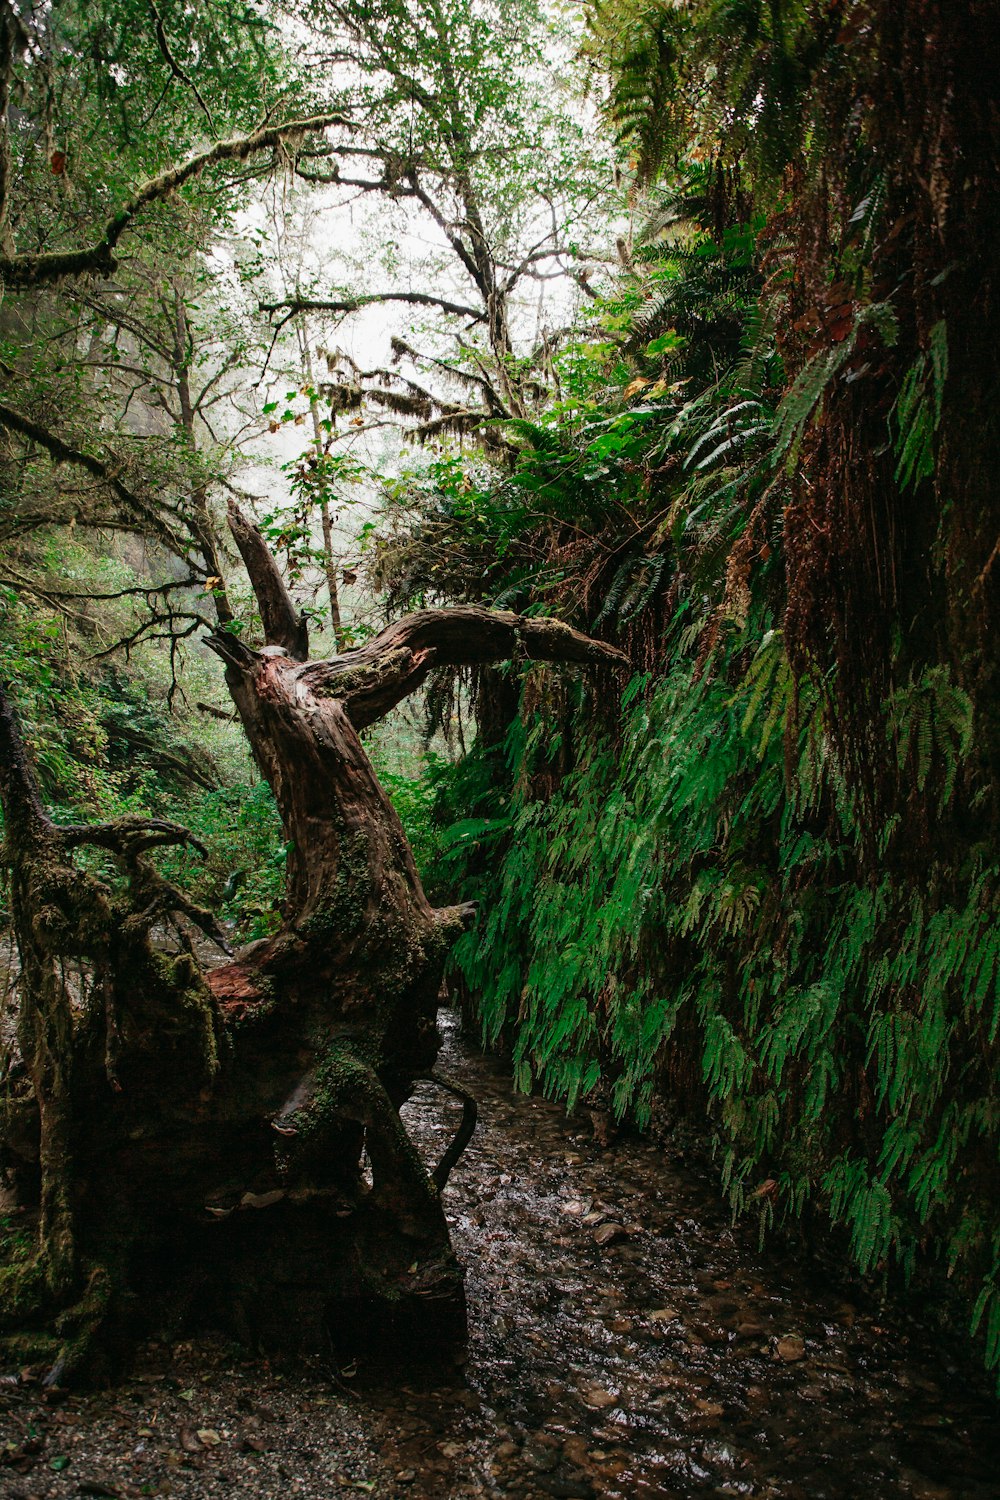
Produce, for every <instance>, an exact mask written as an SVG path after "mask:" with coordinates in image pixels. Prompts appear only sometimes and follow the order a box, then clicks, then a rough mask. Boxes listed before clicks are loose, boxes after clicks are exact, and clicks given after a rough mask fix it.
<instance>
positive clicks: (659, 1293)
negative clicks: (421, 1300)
mask: <svg viewBox="0 0 1000 1500" xmlns="http://www.w3.org/2000/svg"><path fill="white" fill-rule="evenodd" d="M442 1024H443V1026H444V1027H445V1032H446V1044H445V1052H444V1055H443V1056H442V1059H441V1064H440V1067H441V1071H442V1072H445V1073H447V1074H449V1075H450V1076H452V1077H454V1078H456V1079H457V1080H458V1081H460V1082H461V1083H462V1085H463V1086H464V1087H465V1088H467V1089H469V1090H471V1092H473V1093H474V1094H476V1095H477V1097H478V1099H479V1101H480V1127H479V1130H478V1131H477V1134H476V1137H475V1139H474V1141H473V1143H472V1145H471V1146H470V1147H469V1149H468V1151H467V1153H466V1155H465V1157H464V1158H463V1160H462V1162H461V1163H460V1165H459V1167H458V1168H457V1169H456V1171H455V1173H454V1175H453V1177H452V1179H451V1183H450V1184H449V1187H448V1189H447V1196H446V1201H447V1203H448V1207H449V1213H450V1216H451V1220H452V1225H453V1231H454V1237H455V1243H456V1248H457V1250H458V1253H459V1255H460V1257H461V1259H462V1261H463V1263H464V1264H465V1266H466V1267H467V1277H468V1294H469V1316H470V1339H469V1348H468V1351H467V1354H466V1357H465V1358H464V1360H463V1361H462V1362H461V1363H460V1364H457V1365H456V1366H455V1367H454V1368H452V1369H450V1370H448V1371H445V1372H442V1371H440V1370H438V1371H436V1372H434V1373H433V1374H431V1375H428V1374H427V1373H426V1372H425V1373H424V1374H423V1375H420V1374H418V1373H417V1372H416V1371H415V1370H413V1369H403V1368H402V1367H395V1368H393V1367H387V1366H386V1364H385V1362H384V1359H383V1358H380V1356H384V1353H385V1351H374V1350H371V1351H367V1352H364V1351H363V1352H362V1354H361V1356H360V1357H359V1358H358V1360H357V1361H352V1362H351V1363H350V1364H347V1365H345V1364H344V1363H343V1362H342V1361H338V1360H334V1359H333V1358H332V1356H331V1362H330V1364H329V1365H328V1366H327V1367H326V1368H324V1369H312V1370H309V1371H301V1370H299V1371H295V1372H288V1371H280V1370H275V1369H272V1368H270V1367H268V1366H266V1365H261V1364H260V1363H259V1362H258V1361H254V1360H252V1359H249V1358H247V1357H246V1356H245V1355H242V1354H241V1353H240V1352H239V1351H237V1350H234V1349H232V1348H230V1347H228V1346H224V1345H221V1344H219V1343H214V1344H213V1343H211V1342H203V1343H200V1344H190V1343H183V1344H174V1345H170V1346H168V1345H156V1346H151V1347H150V1348H149V1349H148V1350H147V1351H145V1352H144V1355H143V1359H142V1362H141V1363H140V1365H139V1367H138V1368H137V1369H136V1372H135V1374H134V1376H133V1377H132V1378H131V1379H129V1380H128V1381H127V1382H126V1383H125V1384H124V1385H123V1386H121V1387H119V1388H118V1389H116V1390H115V1391H113V1392H98V1393H93V1394H89V1395H75V1394H73V1395H69V1396H67V1397H63V1398H61V1399H59V1400H57V1401H55V1402H53V1401H52V1400H48V1401H46V1400H45V1399H44V1397H43V1393H42V1391H41V1388H40V1386H39V1385H38V1384H37V1383H36V1382H35V1381H33V1380H32V1379H31V1378H30V1377H31V1372H28V1375H29V1378H28V1379H27V1380H24V1379H21V1378H20V1377H18V1376H11V1377H8V1379H7V1382H6V1383H5V1384H2V1385H0V1495H3V1496H5V1497H7V1496H9V1497H11V1500H13V1497H19V1500H28V1497H31V1496H39V1497H46V1500H48V1497H66V1496H75V1495H81V1494H90V1495H102V1494H103V1495H111V1496H121V1497H132V1496H138V1495H141V1494H157V1495H173V1496H178V1497H188V1500H194V1497H200V1496H213V1497H215V1496H218V1497H220V1500H221V1497H222V1496H227V1497H228V1496H238V1497H251V1496H253V1497H259V1500H279V1497H281V1500H284V1497H286V1496H299V1497H302V1500H327V1497H334V1496H341V1495H345V1496H346V1495H355V1496H357V1495H358V1494H362V1493H367V1494H372V1495H375V1496H380V1497H381V1496H384V1497H397V1500H401V1497H404V1496H411V1497H414V1500H425V1497H426V1500H431V1497H434V1500H437V1497H442V1500H443V1497H455V1500H462V1497H473V1496H491V1497H500V1496H515V1497H520V1500H548V1497H550V1496H552V1497H566V1500H589V1497H592V1496H593V1497H597V1496H600V1497H608V1500H652V1497H661V1496H664V1497H669V1496H681V1497H683V1496H692V1497H694V1496H701V1495H716V1496H722V1495H748V1496H769V1497H774V1500H778V1497H780V1500H824V1497H838V1500H839V1497H844V1500H846V1497H855V1496H858V1497H860V1496H873V1497H879V1500H881V1497H896V1496H899V1497H903V1496H906V1497H913V1500H996V1497H1000V1411H998V1408H997V1406H996V1405H995V1403H994V1402H993V1401H992V1399H991V1396H990V1394H989V1391H988V1389H987V1387H986V1385H985V1383H984V1382H983V1380H982V1379H981V1377H980V1376H979V1374H978V1372H977V1370H976V1367H975V1365H974V1364H973V1363H971V1362H970V1360H969V1358H968V1354H967V1351H965V1350H964V1349H962V1348H961V1347H960V1346H959V1345H958V1344H957V1343H956V1345H955V1347H954V1348H950V1347H949V1346H948V1344H947V1342H943V1341H942V1339H941V1336H940V1335H934V1334H932V1333H930V1332H928V1331H927V1330H926V1329H925V1328H924V1326H923V1323H924V1322H926V1321H927V1319H920V1318H918V1316H917V1313H916V1311H914V1312H911V1313H906V1314H904V1313H902V1312H898V1311H897V1312H894V1313H891V1314H890V1313H887V1312H884V1311H883V1312H881V1313H880V1312H879V1311H878V1310H877V1309H876V1308H875V1307H874V1306H867V1305H865V1304H864V1303H863V1302H862V1301H861V1300H860V1299H855V1300H854V1301H848V1300H845V1297H844V1293H843V1290H842V1289H839V1288H838V1287H836V1286H835V1285H833V1284H832V1282H830V1283H828V1284H826V1285H824V1284H823V1276H822V1273H821V1272H819V1273H818V1272H817V1268H816V1265H815V1263H812V1264H810V1263H808V1262H806V1261H805V1260H804V1258H803V1257H801V1256H795V1255H791V1254H787V1253H786V1254H779V1252H777V1251H776V1250H775V1248H774V1246H773V1245H771V1246H767V1247H765V1249H764V1250H763V1251H761V1250H759V1248H758V1245H757V1239H756V1235H755V1233H754V1232H753V1230H752V1229H751V1228H750V1227H749V1226H748V1227H746V1228H743V1227H738V1228H736V1229H734V1228H733V1227H732V1226H731V1225H730V1222H729V1218H728V1215H727V1213H726V1211H725V1209H724V1207H723V1206H722V1204H721V1202H720V1200H719V1197H718V1194H717V1191H716V1189H715V1187H714V1185H713V1182H712V1179H711V1176H710V1175H709V1174H708V1173H706V1172H705V1171H704V1170H703V1169H702V1168H701V1167H700V1166H699V1165H698V1163H697V1161H691V1160H688V1159H687V1158H686V1156H685V1155H684V1153H683V1152H682V1151H681V1150H680V1148H663V1147H659V1146H653V1145H649V1144H644V1143H643V1142H641V1141H633V1140H621V1141H618V1142H616V1143H615V1144H614V1145H613V1146H611V1147H610V1148H606V1147H604V1146H602V1145H601V1143H600V1141H599V1140H598V1139H597V1135H599V1134H600V1131H598V1132H597V1135H595V1131H594V1130H593V1129H592V1128H591V1121H590V1118H589V1117H588V1116H587V1115H586V1113H581V1115H580V1116H579V1117H578V1118H576V1119H566V1118H565V1116H564V1114H563V1112H562V1110H561V1108H559V1107H558V1106H556V1105H552V1104H549V1103H547V1102H546V1101H544V1100H537V1099H523V1098H520V1097H518V1096H515V1095H514V1094H513V1092H512V1089H511V1086H510V1083H509V1080H508V1076H507V1072H506V1070H505V1069H504V1067H503V1065H502V1064H500V1063H499V1062H497V1061H495V1060H493V1059H489V1058H484V1057H481V1056H480V1055H478V1054H477V1053H476V1052H475V1051H474V1049H472V1048H471V1047H469V1046H468V1045H466V1044H465V1043H463V1042H462V1041H461V1040H460V1039H459V1037H458V1033H457V1027H456V1025H455V1022H454V1020H453V1018H451V1017H448V1016H446V1017H444V1018H443V1022H442ZM458 1110H459V1106H458V1105H456V1104H453V1103H450V1102H446V1101H445V1100H444V1099H443V1097H442V1094H441V1092H440V1091H439V1090H438V1089H436V1088H434V1087H432V1086H431V1085H421V1087H420V1089H419V1091H418V1093H417V1095H416V1096H415V1097H414V1099H413V1101H411V1103H410V1104H409V1105H408V1106H407V1109H406V1117H407V1124H408V1126H409V1128H410V1129H411V1131H412V1132H413V1134H414V1135H415V1137H416V1138H417V1139H418V1141H419V1143H420V1145H421V1147H422V1149H423V1150H424V1151H425V1153H426V1155H427V1158H428V1160H429V1161H433V1160H436V1159H437V1157H438V1156H439V1155H440V1154H441V1150H442V1148H443V1145H444V1143H445V1142H446V1141H447V1140H449V1139H450V1133H451V1132H452V1131H453V1129H454V1127H455V1124H456V1123H457V1122H456V1114H457V1112H458Z"/></svg>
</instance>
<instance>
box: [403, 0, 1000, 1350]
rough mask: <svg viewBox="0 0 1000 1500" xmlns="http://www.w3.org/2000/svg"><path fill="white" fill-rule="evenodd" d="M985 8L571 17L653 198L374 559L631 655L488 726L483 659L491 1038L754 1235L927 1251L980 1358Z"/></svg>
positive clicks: (471, 854) (997, 665)
mask: <svg viewBox="0 0 1000 1500" xmlns="http://www.w3.org/2000/svg"><path fill="white" fill-rule="evenodd" d="M989 11H990V7H989V6H988V5H980V4H973V5H969V6H964V7H961V8H960V13H959V12H956V10H955V8H954V7H949V6H946V5H945V4H943V3H941V0H905V3H904V4H899V3H896V0H892V3H890V0H839V3H837V4H834V5H826V4H823V5H818V4H817V5H808V4H790V3H787V4H786V3H781V4H777V5H774V4H771V5H768V6H765V5H760V6H757V5H745V4H740V5H738V6H737V5H729V4H721V5H720V4H718V3H714V0H713V3H708V0H704V3H702V0H696V3H694V4H692V5H689V6H685V7H676V6H672V5H666V4H662V3H659V0H609V3H606V4H604V5H602V6H600V7H598V10H597V12H596V18H597V19H596V21H595V32H594V41H593V50H594V56H595V60H596V62H597V64H598V66H600V67H602V68H604V69H605V70H606V71H607V73H608V75H609V78H610V94H609V109H610V113H611V116H612V119H613V120H614V121H615V122H616V124H617V126H618V128H619V130H620V133H621V135H622V138H623V142H624V144H625V145H626V147H627V148H628V149H629V150H630V151H631V152H632V164H633V166H634V167H635V168H636V170H637V172H638V175H639V177H640V179H642V178H645V180H646V182H647V184H648V183H652V182H654V181H655V182H656V185H655V186H652V187H649V188H648V197H647V199H646V200H645V202H646V217H645V223H644V224H641V225H640V226H639V227H638V228H637V231H636V233H635V234H634V235H633V238H632V242H631V244H630V246H629V247H628V253H627V254H626V255H625V256H624V260H625V262H626V265H625V269H624V271H623V274H622V276H621V278H620V281H619V284H618V286H617V287H616V288H615V290H614V292H613V293H612V294H611V295H610V297H609V298H608V299H607V300H606V301H605V302H604V303H603V304H601V305H600V306H599V307H598V308H596V309H595V310H594V322H592V323H591V325H590V326H589V327H588V328H587V329H586V330H581V334H580V339H579V343H578V344H577V345H576V346H575V347H574V348H571V349H570V350H569V351H568V352H567V354H566V355H565V356H564V359H563V363H562V367H561V368H562V385H561V400H560V403H559V404H558V405H557V406H556V408H555V409H554V410H553V411H552V412H551V413H550V415H549V416H548V417H547V418H546V419H543V420H541V421H539V422H537V423H535V424H528V423H526V422H522V423H517V424H511V428H512V432H513V435H514V436H515V437H516V438H517V440H518V441H519V443H520V445H521V450H522V451H521V456H520V460H519V464H518V467H517V469H516V472H515V473H514V474H513V476H512V477H510V478H509V479H506V480H504V481H503V482H502V483H500V484H499V485H498V484H497V483H496V482H495V481H490V480H489V479H488V478H487V477H486V476H484V475H483V474H479V473H477V472H476V471H475V470H474V467H473V466H471V465H467V464H462V463H461V462H459V461H457V460H456V461H455V462H454V464H453V465H452V468H451V469H446V470H442V473H441V475H440V476H439V480H440V482H439V483H438V486H437V490H436V493H435V494H432V495H427V494H425V495H424V496H423V497H422V499H421V505H422V506H423V510H422V518H423V523H424V524H422V525H421V526H419V527H418V528H417V530H416V531H415V532H414V533H413V537H412V540H411V544H410V548H409V552H408V553H407V552H406V549H405V548H404V549H403V553H404V554H405V566H402V565H401V564H400V560H399V558H400V555H399V554H397V557H396V576H398V577H405V578H406V579H407V580H409V581H410V583H409V584H408V586H409V587H410V588H411V597H413V596H414V595H413V594H412V587H413V585H412V580H414V579H419V580H421V582H420V584H419V588H418V591H417V594H416V595H415V596H416V597H421V598H423V597H426V594H427V590H428V589H429V588H430V589H435V588H436V590H437V592H438V593H439V594H443V595H444V596H445V597H449V598H476V599H487V600H489V601H492V602H503V603H504V604H511V603H513V602H516V603H517V604H518V605H519V607H522V608H529V609H531V608H539V609H541V608H543V607H544V608H546V609H551V608H553V607H554V606H555V607H558V608H559V609H561V610H562V612H563V613H565V614H566V615H567V617H569V618H571V619H573V620H574V622H576V623H580V624H586V625H587V626H588V627H589V628H597V629H598V630H603V631H605V632H607V633H608V634H610V635H611V636H612V638H613V639H615V640H616V641H617V642H619V643H620V644H623V645H624V646H626V648H627V649H628V650H629V651H630V653H631V655H632V658H633V661H634V662H635V665H636V669H637V670H636V676H635V677H634V678H633V680H632V682H631V683H630V684H629V686H628V688H627V689H626V690H625V693H624V696H623V697H622V696H621V685H620V684H618V685H616V684H613V683H607V684H605V685H604V686H603V688H601V689H600V690H598V691H597V692H596V693H594V692H588V691H587V690H586V689H585V688H584V686H583V684H580V685H579V687H578V688H574V689H567V688H566V686H565V685H562V686H560V685H559V684H557V683H556V682H555V681H554V679H552V678H551V677H550V676H548V675H547V674H545V673H543V672H541V671H539V670H538V669H532V670H530V671H529V672H528V673H527V675H526V676H525V677H524V680H523V686H522V694H521V705H520V711H519V714H518V716H517V718H516V719H515V721H514V723H513V724H512V726H511V727H510V729H509V731H508V732H507V735H506V738H505V739H504V740H502V742H501V735H500V732H499V730H498V725H497V721H498V718H499V717H503V715H498V712H497V704H498V703H499V702H500V701H501V700H503V699H504V698H506V700H507V701H508V702H509V695H510V692H511V681H510V679H505V680H503V681H502V682H501V681H499V680H498V679H495V678H494V679H492V680H491V679H490V677H489V674H486V675H484V676H482V677H481V678H480V679H479V680H477V681H476V682H475V683H473V684H472V688H473V692H474V693H478V700H479V705H480V713H481V727H482V730H483V733H482V735H481V739H480V743H479V745H478V746H477V747H476V748H475V750H474V751H473V752H472V754H471V756H470V757H469V758H468V759H467V760H466V762H465V763H464V765H463V766H462V767H461V768H460V770H459V772H458V777H459V787H458V789H456V788H455V787H454V786H452V787H449V788H448V789H447V797H446V799H445V800H446V801H450V802H451V803H452V804H453V805H458V806H461V807H462V808H463V809H464V811H465V812H466V816H464V817H462V818H460V819H459V820H458V821H457V822H456V823H455V824H454V826H453V827H452V830H451V833H450V836H449V843H448V846H447V848H446V850H445V854H444V858H443V862H442V864H441V866H440V868H439V878H445V879H448V880H450V882H451V884H452V886H453V887H454V889H455V891H456V893H460V894H461V895H462V896H463V897H464V898H471V899H475V900H477V901H478V902H479V903H480V909H481V913H482V915H481V918H480V921H479V924H478V926H477V927H476V929H475V930H474V931H472V932H471V933H469V934H468V935H467V936H466V937H465V938H464V939H463V940H462V943H461V945H460V948H459V951H458V955H457V959H458V964H459V966H460V969H461V971H462V974H463V975H464V979H465V982H466V985H467V988H468V991H469V994H470V995H471V997H472V1002H473V1004H474V1005H475V1006H476V1007H478V1010H479V1014H480V1017H481V1020H482V1025H483V1029H484V1031H485V1034H486V1035H487V1037H492V1038H496V1037H498V1036H499V1035H500V1034H501V1033H503V1034H504V1035H505V1036H506V1037H507V1038H508V1039H511V1040H512V1041H513V1046H514V1056H515V1061H516V1065H517V1067H518V1070H519V1075H520V1078H521V1081H522V1083H523V1084H524V1085H525V1086H528V1085H529V1084H531V1083H539V1084H541V1085H542V1086H544V1087H545V1088H546V1089H548V1090H549V1091H551V1092H552V1093H554V1094H556V1095H558V1096H560V1097H563V1098H565V1099H567V1100H568V1101H569V1102H570V1103H572V1102H574V1101H575V1100H577V1099H578V1098H579V1097H580V1096H581V1095H584V1094H586V1093H587V1091H589V1090H590V1089H592V1088H594V1087H595V1086H596V1085H597V1083H598V1082H599V1081H600V1082H602V1084H603V1085H605V1086H610V1087H611V1089H612V1090H613V1097H614V1101H615V1106H616V1108H617V1109H618V1110H619V1111H620V1112H625V1111H629V1112H631V1113H632V1114H633V1115H634V1116H635V1117H636V1118H637V1119H638V1120H639V1121H640V1122H642V1121H643V1120H645V1119H646V1118H648V1116H649V1112H650V1109H651V1106H652V1103H653V1100H654V1099H655V1097H656V1095H657V1094H658V1093H665V1094H667V1095H668V1096H670V1097H671V1098H672V1099H674V1100H675V1101H677V1102H680V1103H682V1104H684V1105H685V1106H686V1107H688V1108H691V1109H693V1110H695V1111H696V1112H697V1113H698V1114H700V1115H701V1116H702V1117H703V1118H707V1121H708V1125H709V1128H710V1130H711V1132H712V1133H713V1134H714V1136H715V1138H716V1141H717V1144H718V1149H719V1159H720V1161H721V1163H722V1177H723V1182H724V1185H725V1189H726V1192H727V1193H728V1194H729V1197H730V1199H731V1201H732V1203H733V1206H734V1208H735V1209H736V1210H737V1211H744V1210H746V1211H751V1212H754V1213H757V1214H759V1215H760V1216H761V1219H762V1222H763V1225H764V1226H765V1227H766V1226H767V1225H768V1224H770V1223H772V1222H773V1221H774V1220H776V1219H778V1218H782V1217H784V1216H787V1215H792V1216H795V1215H799V1214H801V1213H802V1212H803V1210H804V1209H805V1208H806V1206H807V1205H808V1206H809V1208H810V1211H811V1212H813V1213H814V1214H818V1215H820V1216H824V1215H825V1216H827V1217H828V1219H829V1220H830V1221H832V1222H833V1223H835V1224H839V1225H842V1226H844V1227H845V1229H846V1231H847V1232H848V1234H849V1239H850V1244H851V1246H852V1250H853V1255H854V1258H855V1260H856V1262H857V1264H858V1266H859V1267H860V1268H861V1269H862V1270H863V1271H866V1272H868V1271H872V1270H874V1269H876V1268H882V1267H888V1266H890V1265H893V1264H898V1265H900V1266H902V1268H903V1269H904V1271H909V1270H911V1269H912V1268H913V1266H914V1264H915V1263H916V1261H917V1259H918V1258H920V1257H927V1258H931V1259H936V1260H937V1261H939V1262H940V1263H941V1264H942V1265H943V1266H944V1267H945V1268H947V1270H948V1271H949V1273H953V1275H954V1278H955V1280H956V1282H957V1283H958V1284H960V1285H961V1286H962V1287H963V1288H964V1289H965V1291H966V1292H967V1293H968V1296H969V1304H970V1320H971V1322H972V1324H973V1326H974V1327H976V1328H977V1329H978V1330H980V1333H981V1334H984V1335H985V1345H986V1355H987V1359H988V1362H989V1363H990V1364H991V1365H993V1366H997V1365H1000V1209H998V1206H997V1202H996V1183H997V1181H998V1171H1000V1067H998V1065H1000V1039H998V1030H1000V910H998V902H1000V860H998V834H1000V817H998V814H1000V801H998V797H1000V737H998V725H1000V707H998V704H1000V697H998V688H1000V679H998V672H1000V618H998V605H1000V595H998V592H997V591H998V588H1000V567H998V566H997V563H998V558H1000V542H998V540H997V538H998V536H1000V503H998V494H997V485H996V480H995V455H996V452H997V451H998V446H1000V445H998V441H997V440H998V433H997V423H998V417H997V413H998V411H1000V368H998V361H1000V313H998V306H997V297H998V294H1000V284H998V282H997V277H996V268H995V250H994V234H995V225H996V224H997V223H1000V128H998V124H997V121H998V119H1000V99H998V79H1000V56H998V53H1000V36H998V31H997V27H996V25H995V16H994V17H993V21H992V24H991V18H990V15H989ZM761 99H765V100H766V101H767V108H766V109H765V110H763V112H762V111H761V109H760V107H759V102H760V100H761ZM657 174H659V176H658V177H657ZM428 538H432V539H433V542H431V541H429V540H428ZM434 549H437V551H435V550H434ZM435 557H437V558H441V557H446V558H447V559H448V562H447V565H443V564H441V565H439V566H438V568H437V571H435V566H434V558H435ZM456 559H461V561H460V562H458V561H456ZM390 571H391V570H390ZM434 580H437V582H436V583H435V581H434ZM405 596H406V588H405V587H404V588H403V589H402V593H401V597H405ZM619 699H620V702H621V708H620V712H619V707H618V705H619ZM507 717H508V718H509V711H508V714H507ZM470 808H471V813H472V815H471V816H469V815H468V814H469V810H470Z"/></svg>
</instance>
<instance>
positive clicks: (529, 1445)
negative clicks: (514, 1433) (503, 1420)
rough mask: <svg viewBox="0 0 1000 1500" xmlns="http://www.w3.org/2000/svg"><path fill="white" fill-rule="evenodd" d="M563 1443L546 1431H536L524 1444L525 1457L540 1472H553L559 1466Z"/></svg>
mask: <svg viewBox="0 0 1000 1500" xmlns="http://www.w3.org/2000/svg"><path fill="white" fill-rule="evenodd" d="M560 1447H561V1444H560V1443H559V1441H558V1440H557V1439H555V1438H551V1437H549V1436H548V1435H547V1434H546V1433H536V1434H535V1436H533V1437H530V1438H528V1441H527V1442H526V1443H525V1445H524V1449H523V1457H524V1459H525V1461H526V1462H527V1463H528V1464H530V1466H531V1468H533V1469H534V1470H535V1472H536V1473H538V1474H551V1473H552V1472H553V1470H554V1469H557V1468H558V1467H559V1450H560Z"/></svg>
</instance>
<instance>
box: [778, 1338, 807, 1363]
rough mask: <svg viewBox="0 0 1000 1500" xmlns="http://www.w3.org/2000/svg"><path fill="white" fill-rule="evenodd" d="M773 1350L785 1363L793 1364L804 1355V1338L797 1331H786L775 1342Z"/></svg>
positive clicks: (803, 1357)
mask: <svg viewBox="0 0 1000 1500" xmlns="http://www.w3.org/2000/svg"><path fill="white" fill-rule="evenodd" d="M774 1352H775V1354H776V1355H777V1357H778V1358H779V1359H782V1360H784V1362H785V1364H786V1365H791V1364H795V1363H796V1362H797V1361H798V1360H800V1359H805V1357H806V1342H805V1339H804V1338H802V1336H801V1335H800V1334H798V1333H786V1334H785V1335H784V1337H783V1338H780V1339H779V1340H778V1342H777V1343H776V1344H775V1346H774Z"/></svg>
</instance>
